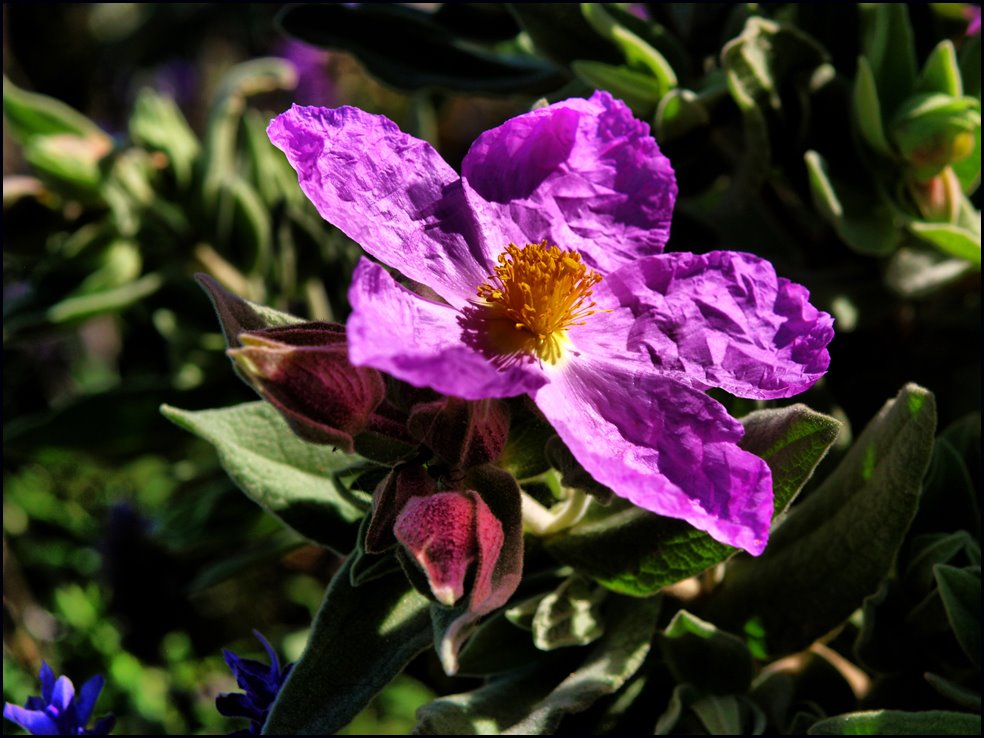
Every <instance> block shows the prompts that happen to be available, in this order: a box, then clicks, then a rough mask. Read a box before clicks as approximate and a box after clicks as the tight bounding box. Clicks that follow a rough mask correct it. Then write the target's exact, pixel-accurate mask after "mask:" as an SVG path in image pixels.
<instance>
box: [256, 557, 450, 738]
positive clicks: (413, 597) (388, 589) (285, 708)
mask: <svg viewBox="0 0 984 738" xmlns="http://www.w3.org/2000/svg"><path fill="white" fill-rule="evenodd" d="M429 604H430V603H429V602H428V601H427V599H426V598H425V597H423V596H422V595H420V594H418V593H417V592H416V591H414V589H413V588H412V587H411V586H410V584H409V583H408V582H407V579H406V577H405V576H403V574H401V573H397V574H394V575H392V576H389V577H383V578H381V579H374V580H373V581H371V582H367V583H366V584H364V585H363V586H361V587H353V586H352V584H351V579H350V573H349V563H348V562H346V564H345V565H344V566H342V568H341V569H340V570H339V571H338V573H337V574H335V577H334V579H332V582H331V584H330V585H329V586H328V591H327V592H326V593H325V599H324V602H322V604H321V608H320V609H319V610H318V614H317V616H316V617H315V620H314V625H313V626H312V628H311V635H310V637H309V638H308V642H307V646H306V647H305V649H304V653H303V654H302V655H301V658H300V659H299V660H298V661H297V663H295V664H294V668H293V669H292V670H291V673H290V676H289V677H288V679H287V681H286V683H285V684H284V686H283V687H282V688H281V690H280V693H279V694H278V695H277V700H276V702H275V703H274V704H273V708H272V709H271V711H270V716H269V717H268V718H267V721H266V725H264V726H263V732H264V734H270V735H328V734H331V733H335V732H337V731H338V730H339V729H341V728H342V727H344V726H345V725H346V724H347V723H348V722H349V721H351V720H352V718H354V717H355V716H356V715H358V714H359V712H360V711H361V710H362V709H363V708H364V707H365V706H366V705H367V704H369V702H370V700H372V698H373V697H374V696H375V695H376V693H377V692H379V691H380V690H381V689H382V688H383V687H385V686H386V685H387V684H389V682H390V681H392V680H393V678H394V677H396V676H397V675H398V674H399V673H400V672H401V671H402V670H403V669H404V667H405V666H406V665H407V664H408V663H409V662H410V661H411V660H412V659H413V658H414V657H415V656H417V654H419V653H420V652H421V651H423V650H424V649H425V648H427V646H429V645H430V643H431V624H430V617H429V615H428V610H429Z"/></svg>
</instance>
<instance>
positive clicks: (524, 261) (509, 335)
mask: <svg viewBox="0 0 984 738" xmlns="http://www.w3.org/2000/svg"><path fill="white" fill-rule="evenodd" d="M498 262H499V265H498V266H497V267H495V274H494V275H490V276H489V281H488V282H486V283H485V284H483V285H481V286H480V287H479V288H478V296H479V297H481V298H482V299H483V300H485V302H486V303H487V305H488V309H489V311H490V313H491V314H490V315H488V316H487V317H488V318H489V323H488V325H489V336H488V337H489V339H490V341H491V343H492V345H493V347H494V348H495V349H496V350H497V351H499V352H500V353H503V354H516V353H521V352H522V353H533V354H535V355H536V356H537V357H539V359H540V360H541V361H547V362H549V363H551V364H556V363H557V360H558V359H559V358H560V354H561V347H562V343H563V342H564V340H565V335H566V331H567V329H568V328H570V327H571V326H575V325H584V322H585V321H584V319H585V318H587V317H588V316H589V315H592V314H593V313H596V312H599V311H598V310H596V309H594V307H595V304H596V303H595V302H594V301H591V300H590V297H591V288H592V287H594V285H596V284H598V282H600V281H601V275H600V274H598V272H596V271H594V270H592V269H589V268H588V267H587V266H586V265H585V264H584V263H583V262H582V261H581V255H580V254H579V253H578V252H577V251H573V250H571V251H562V250H561V249H560V248H558V247H557V246H548V245H547V242H546V241H543V242H541V243H528V244H526V245H525V246H523V247H522V248H520V247H519V246H517V245H516V244H513V243H511V244H509V246H507V247H506V250H505V251H504V252H502V253H501V254H499V259H498Z"/></svg>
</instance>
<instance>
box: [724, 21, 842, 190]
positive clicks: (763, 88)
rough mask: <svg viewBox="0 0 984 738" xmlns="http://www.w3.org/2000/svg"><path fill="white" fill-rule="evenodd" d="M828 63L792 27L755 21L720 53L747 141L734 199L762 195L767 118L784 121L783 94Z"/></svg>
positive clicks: (768, 156) (767, 147) (767, 160)
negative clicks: (788, 88)
mask: <svg viewBox="0 0 984 738" xmlns="http://www.w3.org/2000/svg"><path fill="white" fill-rule="evenodd" d="M826 59H827V54H826V52H825V51H824V49H823V48H822V47H821V46H819V45H818V44H817V43H816V41H814V40H813V39H812V38H810V37H809V36H807V35H806V34H805V33H803V32H802V31H800V30H798V29H796V28H794V27H793V26H786V25H780V24H778V23H775V22H773V21H771V20H767V19H765V18H760V17H757V16H753V17H751V18H749V19H748V21H747V22H746V24H745V28H744V29H743V30H742V32H741V35H739V36H738V37H737V38H735V39H733V40H732V41H729V42H728V43H727V44H726V45H725V47H724V48H723V49H722V51H721V63H722V66H723V67H724V70H725V72H726V73H727V79H728V90H729V91H730V93H731V97H732V98H733V99H734V101H735V103H736V104H737V105H738V107H739V108H740V109H741V112H742V117H743V119H744V129H745V141H744V146H743V156H742V160H741V162H740V164H739V168H738V171H737V173H736V176H735V179H734V182H733V185H732V193H733V197H734V198H743V199H744V200H747V199H749V198H751V197H752V196H753V195H754V194H755V193H756V192H758V191H759V188H760V187H761V185H762V183H763V182H764V181H765V179H766V177H767V176H768V174H769V169H770V166H771V164H770V162H771V158H772V153H771V144H770V137H769V128H768V120H769V118H772V119H775V120H776V121H777V122H778V121H783V122H784V124H785V125H790V124H791V122H790V121H786V120H784V116H785V112H784V111H783V101H782V96H781V94H780V93H781V91H782V90H783V89H784V88H785V87H786V86H787V85H793V84H795V83H797V82H800V83H801V84H802V83H803V81H804V79H805V78H807V77H808V73H809V72H812V71H813V70H814V69H816V68H817V67H818V66H819V65H821V64H823V63H824V62H825V61H826Z"/></svg>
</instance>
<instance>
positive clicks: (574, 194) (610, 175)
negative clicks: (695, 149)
mask: <svg viewBox="0 0 984 738" xmlns="http://www.w3.org/2000/svg"><path fill="white" fill-rule="evenodd" d="M462 177H463V179H465V180H467V184H468V185H470V187H471V188H472V189H473V190H474V192H475V193H477V194H478V195H479V196H480V197H481V198H482V199H484V200H485V201H486V202H487V203H488V206H486V207H485V208H480V207H478V206H477V205H475V204H473V205H472V210H473V211H474V212H476V214H477V215H478V216H479V217H483V218H486V219H487V218H488V216H489V213H488V212H485V211H489V210H490V211H491V215H493V216H494V218H495V220H496V221H498V228H500V229H502V230H503V231H504V232H505V233H507V234H508V238H509V240H511V241H513V242H514V243H517V244H518V245H522V242H528V243H539V242H540V241H542V240H543V239H547V240H549V241H550V242H551V243H555V244H557V245H558V246H560V247H561V248H565V249H572V248H573V249H577V250H578V251H579V252H580V253H581V255H582V256H584V259H585V261H586V262H587V263H589V264H590V265H591V266H592V267H594V268H595V269H597V270H598V271H600V272H601V273H602V274H606V273H608V272H611V271H614V270H615V269H617V268H618V267H619V266H621V265H622V264H624V263H626V262H629V261H632V260H634V259H636V258H638V257H639V256H647V255H650V254H658V253H660V252H661V251H662V250H663V247H664V245H665V244H666V241H667V239H668V238H669V233H670V218H671V215H672V213H673V205H674V203H675V202H676V194H677V186H676V177H675V175H674V173H673V168H672V167H671V166H670V162H669V160H668V159H667V158H666V157H665V156H663V154H662V153H660V150H659V147H658V146H657V145H656V141H655V140H654V139H653V138H652V136H651V135H650V134H649V127H648V126H647V125H646V124H645V123H642V122H641V121H639V120H636V119H635V118H634V117H633V116H632V113H631V111H630V110H629V109H628V108H627V107H626V106H625V104H624V103H622V102H621V101H619V100H615V99H614V98H612V96H611V95H610V94H608V93H607V92H596V93H595V94H594V95H592V97H591V98H590V99H589V100H581V99H571V100H565V101H563V102H560V103H556V104H554V105H550V106H548V107H545V108H540V109H539V110H534V111H532V112H530V113H527V114H525V115H521V116H518V117H516V118H513V119H511V120H508V121H506V122H505V123H503V124H502V125H501V126H499V127H498V128H494V129H492V130H490V131H486V132H485V133H483V134H482V135H481V136H479V137H478V139H477V140H476V141H475V143H474V144H472V147H471V149H470V150H469V152H468V154H467V155H466V156H465V159H464V161H463V162H462ZM507 245H508V243H503V244H501V245H500V246H499V248H500V249H504V248H505V247H506V246H507Z"/></svg>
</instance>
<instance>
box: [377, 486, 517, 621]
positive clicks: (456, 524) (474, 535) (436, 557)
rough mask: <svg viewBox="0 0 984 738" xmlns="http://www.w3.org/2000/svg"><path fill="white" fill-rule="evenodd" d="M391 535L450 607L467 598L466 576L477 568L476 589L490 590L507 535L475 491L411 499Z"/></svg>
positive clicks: (439, 600) (440, 600)
mask: <svg viewBox="0 0 984 738" xmlns="http://www.w3.org/2000/svg"><path fill="white" fill-rule="evenodd" d="M393 532H394V533H395V534H396V538H397V540H399V542H400V543H402V544H403V546H404V547H405V548H406V550H407V551H408V552H409V553H410V554H411V555H412V556H413V558H414V559H415V560H416V562H417V564H418V565H419V566H420V568H421V569H422V570H423V572H424V574H426V576H427V581H428V582H429V583H430V588H431V592H433V593H434V596H435V597H436V598H437V600H438V602H441V603H442V604H444V605H447V606H448V607H452V606H453V605H454V604H455V603H456V602H457V601H458V600H460V599H461V598H462V597H463V596H464V594H465V578H466V577H467V576H468V574H469V572H470V570H471V569H472V566H473V565H474V568H475V576H474V582H473V583H472V589H473V590H474V591H476V592H485V591H487V590H489V589H490V588H491V581H492V574H493V572H494V570H495V565H496V562H497V561H498V559H499V553H500V551H501V550H502V543H503V540H504V539H505V536H504V534H503V530H502V523H500V522H499V520H498V519H497V518H496V517H495V515H493V514H492V511H491V510H489V508H488V506H487V505H486V504H485V501H484V500H482V498H481V497H480V496H479V495H478V493H477V492H473V491H470V490H469V491H467V492H438V493H436V494H432V495H430V496H427V497H411V498H410V499H409V500H407V502H406V504H405V505H404V506H403V509H402V510H401V511H400V514H399V516H398V517H397V519H396V525H395V526H394V528H393Z"/></svg>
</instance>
